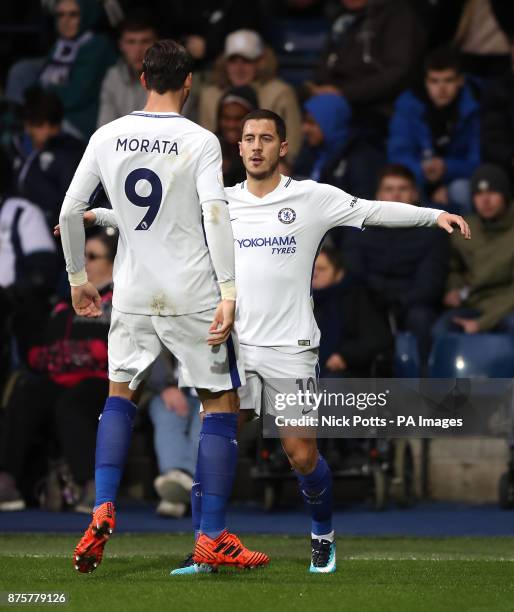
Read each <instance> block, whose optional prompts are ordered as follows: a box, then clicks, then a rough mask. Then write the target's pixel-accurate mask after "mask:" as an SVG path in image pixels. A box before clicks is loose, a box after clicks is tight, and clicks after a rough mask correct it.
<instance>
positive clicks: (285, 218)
mask: <svg viewBox="0 0 514 612" xmlns="http://www.w3.org/2000/svg"><path fill="white" fill-rule="evenodd" d="M295 219H296V213H295V211H294V210H293V209H292V208H281V209H280V210H279V211H278V220H279V221H280V222H281V223H285V224H287V225H289V224H290V223H292V222H293V221H294V220H295Z"/></svg>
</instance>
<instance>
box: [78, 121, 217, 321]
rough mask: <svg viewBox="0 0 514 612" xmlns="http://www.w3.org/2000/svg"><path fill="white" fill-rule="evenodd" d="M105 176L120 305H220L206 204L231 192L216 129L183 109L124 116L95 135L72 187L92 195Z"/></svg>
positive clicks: (136, 309) (144, 308)
mask: <svg viewBox="0 0 514 612" xmlns="http://www.w3.org/2000/svg"><path fill="white" fill-rule="evenodd" d="M99 184H101V185H103V187H104V189H105V191H106V193H107V196H108V198H109V200H110V202H111V205H112V208H113V210H114V212H115V213H116V217H117V219H118V223H119V232H120V237H119V244H118V252H117V256H116V261H115V267H114V286H115V293H114V301H113V306H114V308H115V309H116V310H119V311H121V312H125V313H132V314H145V315H183V314H190V313H194V312H202V311H205V310H208V309H211V308H214V307H215V306H216V304H217V302H218V299H219V298H218V290H217V287H216V281H215V278H214V275H213V270H212V265H211V261H210V257H209V251H208V248H207V245H206V241H205V237H204V233H203V229H202V209H201V205H202V204H203V203H204V202H208V201H211V200H218V201H220V200H221V201H223V200H225V195H224V193H223V183H222V175H221V152H220V146H219V143H218V140H217V138H216V137H215V136H214V134H212V133H211V132H208V131H207V130H205V129H203V128H202V127H200V126H198V125H196V124H195V123H193V122H192V121H189V120H188V119H186V118H185V117H182V116H181V115H179V114H178V113H170V112H167V113H165V112H159V113H149V112H142V111H141V112H134V113H131V114H130V115H126V116H125V117H121V118H120V119H117V120H116V121H113V122H111V123H108V124H107V125H105V126H103V127H101V128H100V129H99V130H98V131H97V132H95V134H94V135H93V136H92V138H91V140H90V142H89V145H88V147H87V149H86V152H85V154H84V157H83V159H82V161H81V163H80V165H79V167H78V169H77V172H76V174H75V177H74V178H73V181H72V183H71V185H70V187H69V189H68V192H67V195H68V196H69V197H71V198H73V199H75V200H78V201H81V202H88V201H89V200H90V198H91V195H92V194H93V193H94V191H95V189H96V188H97V187H98V185H99Z"/></svg>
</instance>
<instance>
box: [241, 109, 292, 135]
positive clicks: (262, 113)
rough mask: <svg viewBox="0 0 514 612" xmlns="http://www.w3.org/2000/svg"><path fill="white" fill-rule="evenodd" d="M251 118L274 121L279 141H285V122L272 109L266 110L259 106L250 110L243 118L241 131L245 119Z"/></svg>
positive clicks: (249, 119)
mask: <svg viewBox="0 0 514 612" xmlns="http://www.w3.org/2000/svg"><path fill="white" fill-rule="evenodd" d="M253 119H256V120H259V119H269V120H270V121H274V122H275V129H276V130H277V134H278V137H279V138H280V142H285V140H286V124H285V122H284V120H283V119H282V117H281V116H280V115H277V113H274V112H273V111H270V110H266V109H264V108H259V109H257V110H253V111H250V112H249V113H248V115H246V117H245V118H244V119H243V127H242V131H243V130H244V128H245V125H246V122H247V121H252V120H253Z"/></svg>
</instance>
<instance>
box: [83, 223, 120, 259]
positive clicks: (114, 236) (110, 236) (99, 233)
mask: <svg viewBox="0 0 514 612" xmlns="http://www.w3.org/2000/svg"><path fill="white" fill-rule="evenodd" d="M87 240H99V241H100V242H101V243H102V244H103V245H104V247H105V249H106V251H107V258H108V259H109V261H110V262H113V261H114V258H115V257H116V251H117V249H118V232H117V231H116V230H115V229H113V228H112V227H108V228H104V227H95V228H93V230H92V231H90V232H89V233H88V235H87Z"/></svg>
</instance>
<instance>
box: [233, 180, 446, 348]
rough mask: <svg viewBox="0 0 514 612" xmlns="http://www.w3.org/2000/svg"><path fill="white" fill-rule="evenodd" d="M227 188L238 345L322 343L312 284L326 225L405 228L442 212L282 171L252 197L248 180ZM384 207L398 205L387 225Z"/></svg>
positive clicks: (430, 220) (432, 219) (431, 221)
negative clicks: (371, 196) (275, 180)
mask: <svg viewBox="0 0 514 612" xmlns="http://www.w3.org/2000/svg"><path fill="white" fill-rule="evenodd" d="M225 193H226V195H227V199H228V203H229V211H230V219H231V222H232V231H233V233H234V248H235V265H236V287H237V318H236V324H237V330H238V335H239V340H240V343H241V344H244V345H253V346H260V347H266V346H267V347H274V348H277V349H279V350H282V351H283V352H289V353H292V352H300V351H305V350H309V349H312V348H316V347H318V346H319V339H320V332H319V329H318V326H317V324H316V321H315V318H314V314H313V304H312V299H311V281H312V272H313V268H314V260H315V258H316V254H317V252H318V249H319V247H320V245H321V242H322V240H323V238H324V237H325V234H326V233H327V232H328V230H330V229H331V228H333V227H336V226H341V225H347V226H353V227H356V228H362V226H363V224H364V223H365V221H366V220H367V218H369V220H370V222H373V224H380V225H390V226H395V225H396V224H401V225H406V224H407V223H406V220H407V222H408V223H409V224H410V225H433V224H434V223H435V220H436V218H437V216H438V215H439V214H440V213H441V211H436V210H433V209H422V208H418V207H416V206H408V205H404V204H401V205H399V207H398V206H397V205H393V204H392V203H389V206H388V205H387V203H381V202H376V201H372V200H363V199H360V198H356V197H353V196H351V195H350V194H348V193H345V192H344V191H341V190H340V189H337V188H336V187H332V186H331V185H325V184H320V183H316V182H314V181H311V180H306V181H296V180H293V179H291V178H288V177H285V176H282V177H281V179H280V183H279V185H278V186H277V187H276V189H274V190H273V191H272V192H271V193H269V194H267V195H266V196H264V197H263V198H259V197H256V196H254V195H252V194H251V193H250V192H249V191H248V189H247V185H246V181H244V182H243V183H239V184H238V185H235V186H234V187H228V188H226V189H225ZM388 209H389V210H390V211H393V209H395V212H394V214H390V215H389V216H390V222H387V221H384V219H383V218H382V217H385V216H387V215H388ZM377 212H378V215H377ZM379 216H380V217H381V219H378V220H377V218H378V217H379ZM373 217H375V218H374V219H373ZM404 217H405V218H404Z"/></svg>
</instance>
